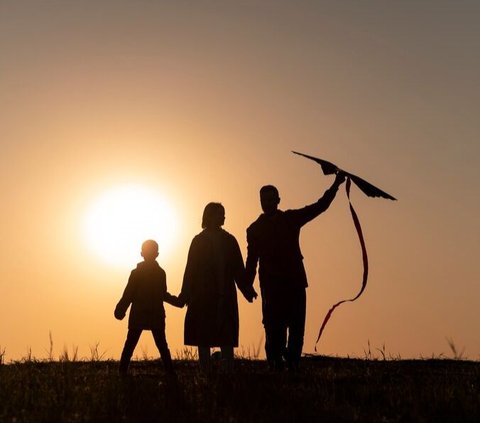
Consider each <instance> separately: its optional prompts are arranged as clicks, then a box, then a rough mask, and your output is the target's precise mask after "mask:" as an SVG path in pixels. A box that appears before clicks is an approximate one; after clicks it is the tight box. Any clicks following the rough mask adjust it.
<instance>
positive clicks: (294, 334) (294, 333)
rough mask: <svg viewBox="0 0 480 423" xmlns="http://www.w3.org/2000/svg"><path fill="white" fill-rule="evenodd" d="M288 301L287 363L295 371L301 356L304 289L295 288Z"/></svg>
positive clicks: (304, 304)
mask: <svg viewBox="0 0 480 423" xmlns="http://www.w3.org/2000/svg"><path fill="white" fill-rule="evenodd" d="M290 301H291V303H290V310H289V313H288V315H289V321H288V326H289V335H288V347H287V361H288V366H289V368H290V369H292V370H297V369H298V365H299V362H300V357H301V356H302V348H303V336H304V333H305V315H306V291H305V288H295V289H294V290H292V293H291V295H290Z"/></svg>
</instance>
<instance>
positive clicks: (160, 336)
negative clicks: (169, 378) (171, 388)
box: [152, 328, 173, 373]
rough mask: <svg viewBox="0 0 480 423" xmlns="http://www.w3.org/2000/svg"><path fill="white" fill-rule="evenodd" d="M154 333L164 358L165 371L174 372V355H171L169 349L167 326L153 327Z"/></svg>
mask: <svg viewBox="0 0 480 423" xmlns="http://www.w3.org/2000/svg"><path fill="white" fill-rule="evenodd" d="M152 335H153V339H154V341H155V345H156V346H157V348H158V351H159V352H160V357H161V358H162V361H163V366H164V368H165V371H166V372H167V373H173V363H172V356H171V355H170V350H169V349H168V344H167V338H166V337H165V328H163V329H152Z"/></svg>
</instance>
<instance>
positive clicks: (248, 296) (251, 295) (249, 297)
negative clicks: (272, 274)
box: [243, 286, 258, 303]
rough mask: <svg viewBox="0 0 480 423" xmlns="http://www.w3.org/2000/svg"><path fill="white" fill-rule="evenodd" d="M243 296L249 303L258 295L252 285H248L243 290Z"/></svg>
mask: <svg viewBox="0 0 480 423" xmlns="http://www.w3.org/2000/svg"><path fill="white" fill-rule="evenodd" d="M243 296H244V297H245V299H246V300H247V301H248V302H249V303H253V300H254V299H256V298H257V297H258V295H257V292H256V291H255V289H253V286H251V287H249V288H248V289H247V290H246V291H245V292H243Z"/></svg>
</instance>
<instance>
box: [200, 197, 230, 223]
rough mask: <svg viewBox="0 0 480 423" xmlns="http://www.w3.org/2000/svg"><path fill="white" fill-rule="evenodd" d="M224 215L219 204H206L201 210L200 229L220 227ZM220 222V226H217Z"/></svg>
mask: <svg viewBox="0 0 480 423" xmlns="http://www.w3.org/2000/svg"><path fill="white" fill-rule="evenodd" d="M224 215H225V208H224V207H223V206H222V205H221V204H220V203H208V204H207V205H206V206H205V209H204V210H203V216H202V228H203V229H205V228H211V227H214V226H221V225H222V224H223V220H221V219H220V218H223V217H224ZM219 221H220V225H219Z"/></svg>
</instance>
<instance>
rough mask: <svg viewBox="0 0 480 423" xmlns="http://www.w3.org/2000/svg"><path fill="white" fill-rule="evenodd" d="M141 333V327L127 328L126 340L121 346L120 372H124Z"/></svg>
mask: <svg viewBox="0 0 480 423" xmlns="http://www.w3.org/2000/svg"><path fill="white" fill-rule="evenodd" d="M141 333H142V330H141V329H129V330H128V333H127V340H126V341H125V345H124V346H123V351H122V356H121V358H120V373H122V374H126V373H127V370H128V365H129V364H130V359H131V358H132V355H133V351H134V350H135V347H136V346H137V343H138V340H139V339H140V335H141Z"/></svg>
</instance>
